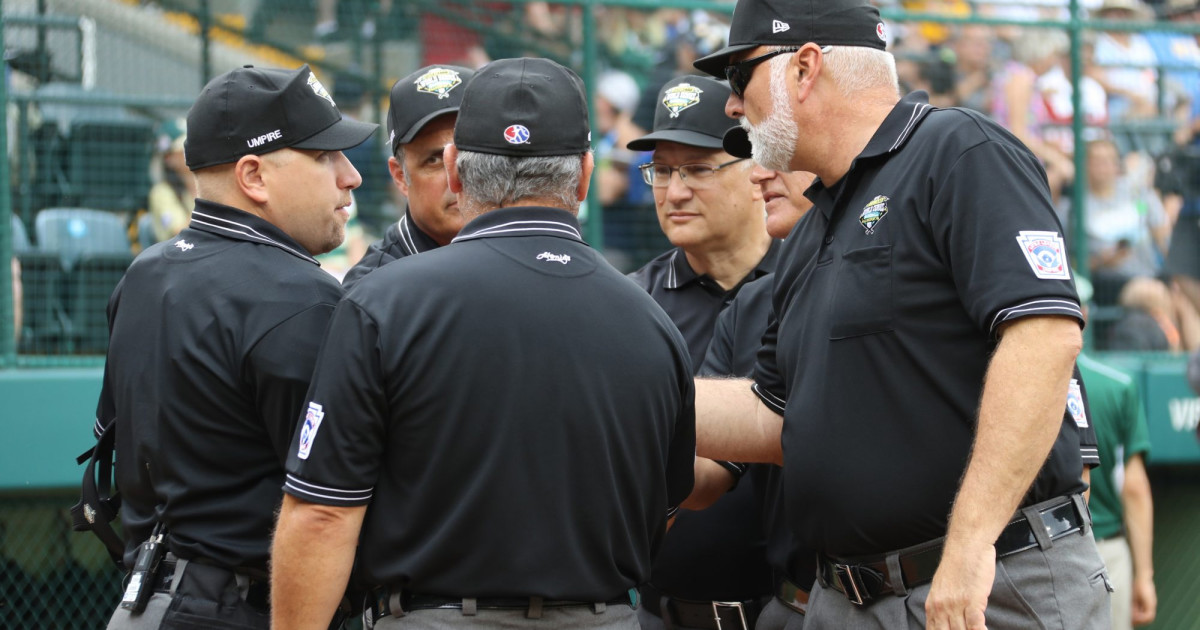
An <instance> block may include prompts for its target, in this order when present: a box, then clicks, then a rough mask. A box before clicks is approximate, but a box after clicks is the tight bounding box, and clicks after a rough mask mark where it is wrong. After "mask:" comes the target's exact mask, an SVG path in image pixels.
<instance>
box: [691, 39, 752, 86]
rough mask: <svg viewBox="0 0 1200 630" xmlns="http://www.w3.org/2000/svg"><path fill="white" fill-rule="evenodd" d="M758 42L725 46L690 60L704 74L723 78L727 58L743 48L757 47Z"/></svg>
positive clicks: (727, 61) (727, 63)
mask: <svg viewBox="0 0 1200 630" xmlns="http://www.w3.org/2000/svg"><path fill="white" fill-rule="evenodd" d="M759 45H760V44H738V45H736V46H726V47H724V48H722V49H721V50H718V51H717V52H715V53H713V54H711V55H706V56H704V57H701V58H699V59H697V60H696V61H694V62H692V66H694V67H695V68H696V69H697V70H699V71H701V72H704V73H706V74H711V75H712V76H714V77H716V78H718V79H724V78H725V66H728V65H729V58H730V57H732V56H734V55H735V54H737V53H740V52H742V51H743V50H751V49H753V48H758V46H759Z"/></svg>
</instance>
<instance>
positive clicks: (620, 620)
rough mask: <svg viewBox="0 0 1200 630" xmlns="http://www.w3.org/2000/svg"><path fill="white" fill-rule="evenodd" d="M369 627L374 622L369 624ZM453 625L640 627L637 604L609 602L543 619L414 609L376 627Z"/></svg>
mask: <svg viewBox="0 0 1200 630" xmlns="http://www.w3.org/2000/svg"><path fill="white" fill-rule="evenodd" d="M367 627H368V628H369V627H370V626H367ZM450 628H540V629H543V630H549V629H551V628H579V629H581V630H583V629H588V630H590V629H593V628H596V629H600V628H603V629H605V630H609V629H611V630H639V628H638V620H637V614H636V613H634V611H633V608H630V607H629V606H623V605H615V606H614V605H609V606H607V607H605V609H604V612H599V613H598V612H595V611H594V610H593V609H592V607H591V606H563V607H547V608H545V609H543V610H542V616H541V618H540V619H529V618H527V617H526V616H525V611H524V610H487V609H481V610H479V611H477V612H476V614H474V615H464V614H463V613H462V611H461V610H458V609H454V608H449V609H442V608H438V609H433V610H414V611H412V612H410V613H405V615H404V616H403V617H394V616H391V615H389V616H387V617H384V618H382V619H380V620H379V621H377V622H375V629H374V630H448V629H450Z"/></svg>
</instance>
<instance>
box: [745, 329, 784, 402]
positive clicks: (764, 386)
mask: <svg viewBox="0 0 1200 630" xmlns="http://www.w3.org/2000/svg"><path fill="white" fill-rule="evenodd" d="M778 339H779V320H778V319H777V318H776V317H775V309H774V308H772V309H771V317H770V320H769V321H768V323H767V331H766V332H765V333H763V338H762V346H761V347H759V349H758V360H757V361H756V362H755V364H754V384H753V385H751V389H752V390H754V394H755V395H756V396H758V397H759V399H761V400H762V401H763V404H765V405H766V406H767V408H769V409H770V410H771V411H774V412H775V413H777V414H779V415H783V412H784V409H785V408H786V407H787V384H786V383H785V382H784V380H783V377H782V376H781V375H780V374H779V364H778V362H777V360H776V354H775V347H776V343H777V341H778Z"/></svg>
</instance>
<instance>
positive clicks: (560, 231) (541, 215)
mask: <svg viewBox="0 0 1200 630" xmlns="http://www.w3.org/2000/svg"><path fill="white" fill-rule="evenodd" d="M494 236H555V237H558V238H566V239H570V240H573V241H579V242H580V243H583V242H584V240H583V235H582V234H581V233H580V231H579V220H578V219H576V218H575V216H574V215H572V214H571V213H570V212H567V211H566V210H560V209H558V208H543V207H533V206H523V207H512V208H500V209H497V210H492V211H490V212H485V213H483V214H481V215H479V216H478V217H475V218H474V219H471V222H470V223H467V224H466V225H465V226H464V227H463V229H462V231H461V232H459V233H458V236H456V237H454V240H452V241H450V242H451V243H457V242H459V241H469V240H473V239H478V238H491V237H494Z"/></svg>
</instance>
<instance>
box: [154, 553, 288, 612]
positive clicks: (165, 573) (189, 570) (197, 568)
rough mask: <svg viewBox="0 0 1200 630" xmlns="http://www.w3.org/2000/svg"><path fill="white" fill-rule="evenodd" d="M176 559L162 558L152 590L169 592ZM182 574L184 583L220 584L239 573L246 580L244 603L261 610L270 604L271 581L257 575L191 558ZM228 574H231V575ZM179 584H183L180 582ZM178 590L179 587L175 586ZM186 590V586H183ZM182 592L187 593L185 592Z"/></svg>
mask: <svg viewBox="0 0 1200 630" xmlns="http://www.w3.org/2000/svg"><path fill="white" fill-rule="evenodd" d="M175 566H176V560H175V559H174V558H173V557H170V556H169V557H167V558H164V559H163V561H162V562H161V563H159V567H158V575H157V576H156V577H155V581H154V590H155V591H156V592H160V593H169V592H171V584H172V582H174V579H175ZM183 571H184V575H185V576H186V578H187V579H185V580H181V581H182V582H184V583H186V582H187V581H188V580H192V581H196V582H197V583H204V584H209V585H215V584H220V583H222V582H224V581H225V580H228V579H229V578H230V577H232V578H233V579H234V580H236V579H237V578H236V577H234V576H238V575H241V576H243V579H244V580H246V582H247V588H246V597H245V598H244V599H245V601H246V603H248V604H251V605H253V606H255V607H257V608H260V609H262V610H267V609H268V608H269V607H270V604H271V583H270V581H269V580H264V579H261V578H259V577H255V576H250V575H247V574H245V573H241V572H239V571H233V570H230V569H227V568H225V567H220V566H217V565H214V564H208V563H206V562H204V561H196V560H192V561H190V562H188V565H187V566H186V567H184V570H183ZM230 574H233V575H232V576H231V575H230ZM180 586H183V584H181V585H180ZM205 590H206V591H213V590H215V589H214V588H213V587H211V586H210V587H209V588H206V589H205ZM176 591H177V592H178V591H179V589H178V588H176ZM185 591H186V588H185ZM184 594H187V593H186V592H185V593H184Z"/></svg>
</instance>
